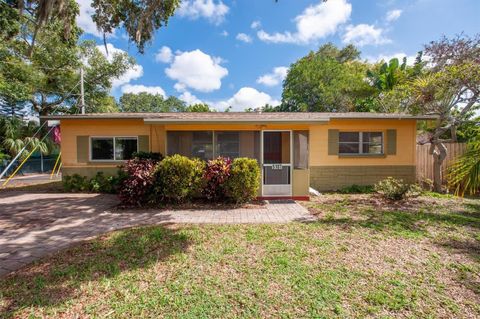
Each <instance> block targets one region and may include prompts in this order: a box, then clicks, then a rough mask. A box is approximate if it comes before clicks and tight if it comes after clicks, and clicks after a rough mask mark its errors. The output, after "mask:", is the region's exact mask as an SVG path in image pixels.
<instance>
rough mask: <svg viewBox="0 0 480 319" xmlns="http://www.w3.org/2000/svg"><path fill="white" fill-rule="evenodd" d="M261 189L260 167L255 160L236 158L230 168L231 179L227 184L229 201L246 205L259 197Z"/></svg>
mask: <svg viewBox="0 0 480 319" xmlns="http://www.w3.org/2000/svg"><path fill="white" fill-rule="evenodd" d="M259 187H260V167H259V166H258V162H257V160H255V159H251V158H245V157H244V158H236V159H234V160H233V162H232V166H231V168H230V177H229V178H228V179H227V181H226V183H225V190H226V193H227V196H228V198H229V199H231V200H232V201H233V202H235V203H246V202H248V201H250V200H252V199H254V198H255V197H256V196H257V193H258V188H259Z"/></svg>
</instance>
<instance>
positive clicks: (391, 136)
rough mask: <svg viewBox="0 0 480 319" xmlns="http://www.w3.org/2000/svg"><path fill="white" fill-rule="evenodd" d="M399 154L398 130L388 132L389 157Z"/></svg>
mask: <svg viewBox="0 0 480 319" xmlns="http://www.w3.org/2000/svg"><path fill="white" fill-rule="evenodd" d="M396 154H397V130H387V155H396Z"/></svg>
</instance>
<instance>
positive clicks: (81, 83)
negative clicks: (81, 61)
mask: <svg viewBox="0 0 480 319" xmlns="http://www.w3.org/2000/svg"><path fill="white" fill-rule="evenodd" d="M80 109H81V110H82V114H85V92H84V89H83V67H82V68H80Z"/></svg>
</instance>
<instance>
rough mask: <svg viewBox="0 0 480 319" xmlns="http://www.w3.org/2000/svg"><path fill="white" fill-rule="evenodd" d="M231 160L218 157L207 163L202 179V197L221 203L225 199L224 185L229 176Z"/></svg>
mask: <svg viewBox="0 0 480 319" xmlns="http://www.w3.org/2000/svg"><path fill="white" fill-rule="evenodd" d="M231 165H232V160H231V159H230V158H226V157H218V158H216V159H213V160H210V161H208V162H207V166H206V167H205V172H204V174H203V179H204V180H205V186H204V188H203V195H204V196H205V197H206V198H207V199H208V200H213V201H222V200H225V199H226V190H225V183H226V181H227V180H228V178H229V176H230V168H231Z"/></svg>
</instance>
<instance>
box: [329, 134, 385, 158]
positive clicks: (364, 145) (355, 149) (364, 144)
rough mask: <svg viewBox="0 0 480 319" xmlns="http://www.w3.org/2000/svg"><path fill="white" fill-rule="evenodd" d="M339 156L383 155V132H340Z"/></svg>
mask: <svg viewBox="0 0 480 319" xmlns="http://www.w3.org/2000/svg"><path fill="white" fill-rule="evenodd" d="M338 145H339V149H338V153H339V154H383V133H382V132H340V133H339V144H338Z"/></svg>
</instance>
